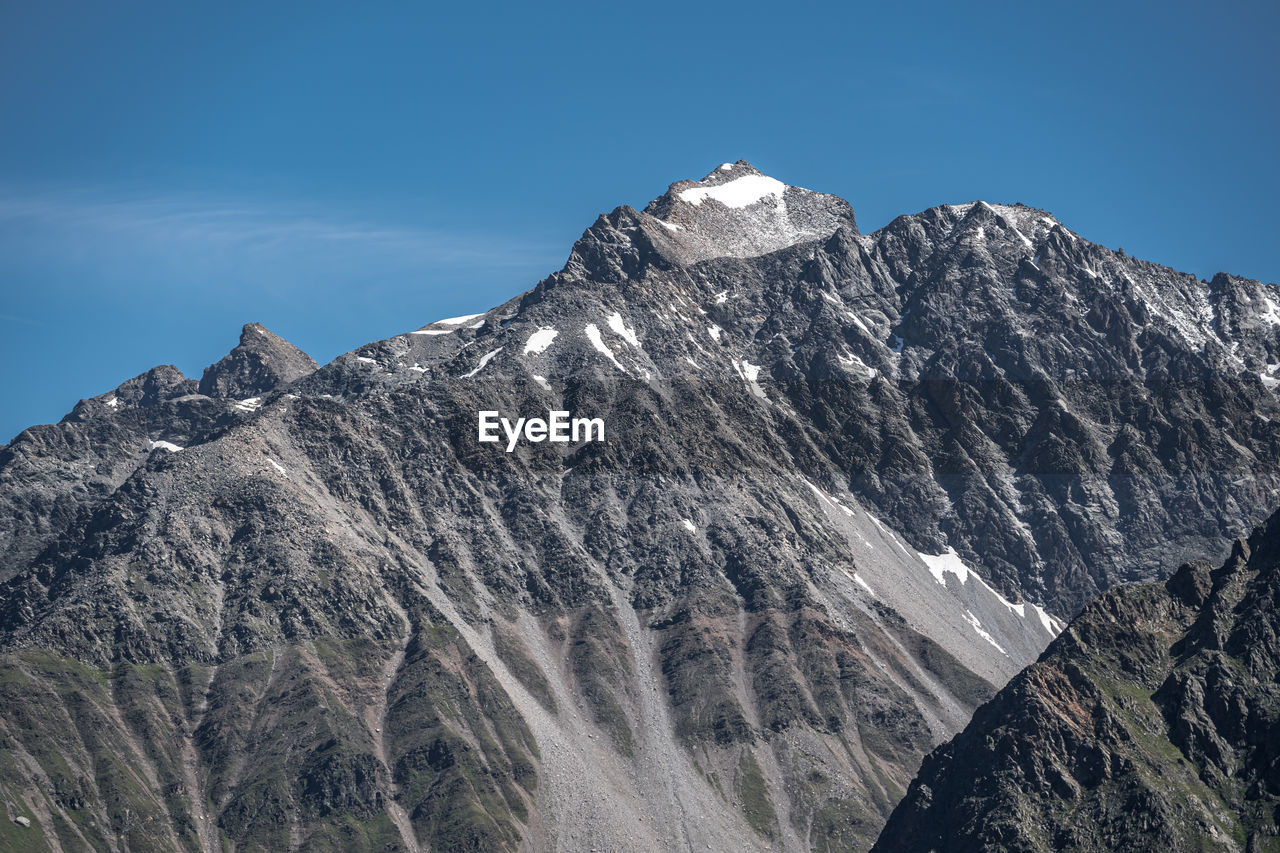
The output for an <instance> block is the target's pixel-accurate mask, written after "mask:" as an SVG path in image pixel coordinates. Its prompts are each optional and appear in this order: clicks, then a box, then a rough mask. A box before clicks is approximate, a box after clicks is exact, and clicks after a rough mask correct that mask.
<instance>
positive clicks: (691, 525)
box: [680, 518, 698, 533]
mask: <svg viewBox="0 0 1280 853" xmlns="http://www.w3.org/2000/svg"><path fill="white" fill-rule="evenodd" d="M680 522H681V523H682V524H683V525H684V526H685V529H686V530H688V531H689V532H690V533H696V532H697V531H698V527H697V525H695V524H694V523H693V522H692V521H690V520H689V519H687V518H682V519H680Z"/></svg>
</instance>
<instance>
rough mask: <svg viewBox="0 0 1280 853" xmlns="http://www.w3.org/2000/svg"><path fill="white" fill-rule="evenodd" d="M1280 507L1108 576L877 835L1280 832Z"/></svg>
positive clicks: (1255, 836) (1133, 842)
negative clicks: (1224, 556) (1228, 547)
mask: <svg viewBox="0 0 1280 853" xmlns="http://www.w3.org/2000/svg"><path fill="white" fill-rule="evenodd" d="M1278 595H1280V515H1277V516H1273V517H1272V518H1271V519H1270V520H1269V521H1268V522H1267V523H1266V524H1265V525H1264V526H1263V527H1260V528H1259V529H1258V530H1257V531H1256V532H1255V533H1254V534H1253V536H1252V537H1250V538H1249V540H1248V541H1247V542H1246V541H1243V540H1240V541H1237V542H1236V545H1235V548H1234V550H1233V552H1232V555H1231V557H1230V558H1229V559H1228V561H1227V562H1226V564H1225V565H1223V566H1222V568H1220V569H1217V570H1213V571H1211V570H1210V569H1209V567H1208V566H1207V565H1206V564H1203V563H1195V564H1186V565H1184V566H1183V567H1182V568H1181V569H1180V570H1179V571H1178V572H1177V573H1176V574H1175V575H1174V576H1173V577H1171V578H1170V579H1169V580H1168V581H1166V582H1165V583H1164V584H1144V585H1137V586H1129V587H1120V588H1117V589H1115V590H1112V591H1110V592H1108V593H1105V594H1104V595H1103V596H1102V597H1101V598H1100V599H1099V600H1098V601H1097V602H1096V603H1094V604H1092V605H1090V606H1089V607H1088V608H1086V609H1085V611H1084V612H1083V613H1082V614H1081V615H1080V616H1079V617H1078V618H1077V619H1076V620H1075V621H1074V622H1072V623H1071V624H1070V626H1069V627H1068V628H1067V630H1066V631H1065V632H1064V633H1063V634H1062V635H1061V636H1060V637H1059V638H1058V639H1057V640H1056V641H1055V642H1054V643H1053V644H1052V645H1051V646H1050V647H1049V649H1048V650H1047V651H1046V652H1045V654H1044V656H1043V657H1042V658H1041V659H1040V660H1039V661H1038V662H1037V663H1035V664H1033V665H1032V666H1031V667H1029V668H1028V669H1027V670H1026V671H1025V672H1023V673H1022V674H1020V675H1018V676H1017V677H1016V678H1014V680H1013V681H1012V682H1011V683H1010V684H1009V685H1008V686H1007V687H1005V688H1004V689H1003V690H1002V691H1001V692H1000V694H999V695H998V696H997V697H996V698H995V699H994V700H992V701H991V702H990V703H989V704H987V705H985V706H983V707H982V708H981V709H979V710H978V712H977V714H976V715H975V716H974V719H973V722H972V723H970V724H969V726H968V727H967V728H966V729H965V731H964V732H963V733H962V734H960V735H959V736H957V737H956V739H955V740H953V741H952V742H951V743H949V744H947V745H946V746H944V747H942V748H940V749H939V750H938V751H937V752H935V753H934V754H933V755H931V756H930V757H929V758H927V759H926V760H925V763H924V766H923V768H922V769H921V771H920V775H919V777H918V778H917V779H916V781H915V782H913V783H912V785H911V790H910V792H909V793H908V794H907V798H906V799H905V800H904V801H903V803H902V804H901V805H900V806H899V807H898V808H897V810H896V811H895V812H894V814H893V817H892V818H891V819H890V821H889V824H888V826H887V827H886V828H885V830H884V833H883V834H882V835H881V837H880V840H879V842H878V843H877V846H876V848H875V849H876V850H884V851H894V853H899V851H901V853H911V851H917V850H918V851H939V853H942V852H943V851H968V850H974V851H977V850H1010V851H1022V850H1025V851H1036V850H1042V851H1050V850H1054V851H1056V850H1079V851H1086V850H1098V851H1102V850H1150V851H1157V850H1241V851H1243V850H1249V851H1262V850H1280V688H1278V687H1277V683H1278V681H1280V609H1277V606H1276V605H1277V603H1278V602H1277V596H1278Z"/></svg>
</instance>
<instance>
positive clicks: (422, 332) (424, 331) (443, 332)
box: [409, 329, 458, 335]
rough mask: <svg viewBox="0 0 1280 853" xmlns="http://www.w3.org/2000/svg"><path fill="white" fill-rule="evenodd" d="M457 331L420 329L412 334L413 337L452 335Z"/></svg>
mask: <svg viewBox="0 0 1280 853" xmlns="http://www.w3.org/2000/svg"><path fill="white" fill-rule="evenodd" d="M456 331H458V330H457V329H419V330H418V331H416V332H410V333H409V334H411V335H452V334H453V333H454V332H456Z"/></svg>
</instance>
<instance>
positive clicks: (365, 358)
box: [356, 355, 378, 364]
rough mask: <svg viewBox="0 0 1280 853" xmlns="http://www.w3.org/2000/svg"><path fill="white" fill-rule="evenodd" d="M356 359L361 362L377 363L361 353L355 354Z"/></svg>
mask: <svg viewBox="0 0 1280 853" xmlns="http://www.w3.org/2000/svg"><path fill="white" fill-rule="evenodd" d="M356 361H358V362H360V363H361V364H377V363H378V362H377V360H376V359H372V358H368V357H367V356H363V355H358V356H356Z"/></svg>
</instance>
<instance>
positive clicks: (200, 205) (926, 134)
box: [0, 0, 1280, 441]
mask: <svg viewBox="0 0 1280 853" xmlns="http://www.w3.org/2000/svg"><path fill="white" fill-rule="evenodd" d="M443 5H444V4H425V3H404V4H385V3H369V4H349V3H326V2H322V1H321V2H308V3H297V4H291V3H239V2H234V0H222V1H221V2H218V3H201V2H192V3H172V2H164V3H159V2H157V3H135V2H128V0H121V2H118V3H110V4H107V3H82V2H76V3H69V2H59V0H46V2H40V3H6V4H3V5H0V330H2V331H3V336H2V340H3V344H2V345H0V347H2V349H0V365H2V367H0V399H2V400H3V401H4V405H3V406H2V407H0V441H4V440H7V439H8V438H9V437H11V436H12V435H14V434H16V433H17V432H18V431H19V430H21V429H22V428H24V427H25V426H28V425H30V424H33V423H40V422H52V421H56V420H58V419H59V418H60V417H61V416H62V415H63V414H64V413H65V412H66V411H68V410H69V409H70V408H71V406H72V405H74V403H75V401H76V400H77V399H79V398H81V397H87V396H92V395H94V394H98V393H101V392H103V391H106V390H108V389H110V388H113V387H115V386H116V385H117V384H119V383H120V382H122V381H123V380H125V379H127V378H129V377H131V376H133V375H135V374H137V373H139V372H141V371H143V370H145V369H147V368H148V367H150V366H152V365H155V364H162V363H173V364H176V365H177V366H178V367H180V368H181V369H182V370H183V371H184V372H186V373H187V374H188V375H190V376H193V377H195V378H198V377H199V374H200V370H201V369H202V368H203V367H204V366H205V365H206V364H209V363H211V362H213V361H215V360H217V359H218V358H220V357H221V356H222V355H223V354H224V353H225V352H226V351H227V350H228V349H230V348H231V347H232V346H233V345H234V344H235V341H236V337H237V334H238V332H239V328H240V326H241V324H243V323H245V322H249V321H259V322H262V323H264V324H266V325H267V326H268V327H269V328H271V329H273V330H274V331H276V332H278V333H280V334H282V335H284V336H285V337H287V338H288V339H290V340H291V341H293V342H294V343H296V344H298V345H299V346H301V347H303V348H304V349H306V350H307V351H308V352H309V353H311V354H312V355H313V356H314V357H315V358H316V359H317V360H319V361H322V362H323V361H327V360H329V359H331V358H332V357H334V356H335V355H337V354H339V353H341V352H345V351H347V350H349V349H352V348H354V347H356V346H358V345H360V344H362V343H365V342H367V341H370V340H374V339H377V338H382V337H387V336H390V335H393V334H396V333H398V332H402V331H406V330H409V329H412V328H416V327H418V326H420V325H422V324H424V323H427V322H429V321H431V320H433V319H436V318H438V317H441V316H449V315H454V314H461V313H471V312H474V311H480V310H484V309H486V308H488V307H490V306H491V305H494V304H496V303H498V302H501V301H503V300H505V299H507V298H509V297H510V296H512V295H515V294H516V293H518V292H520V291H522V290H525V289H527V288H528V287H531V286H532V285H533V284H535V283H536V282H537V281H538V279H539V278H541V277H543V276H545V275H546V274H547V273H549V272H551V271H552V270H554V269H556V268H557V267H558V266H559V265H560V264H561V263H562V262H563V260H564V258H565V257H566V255H567V254H568V251H569V248H570V246H571V244H572V242H573V240H574V239H576V238H577V236H578V235H579V234H580V233H581V232H582V230H583V229H585V228H586V227H587V226H588V225H590V224H591V222H592V221H593V220H594V218H595V216H596V215H597V214H598V213H600V212H603V211H607V210H610V209H612V208H613V207H615V206H617V205H619V204H624V203H628V204H632V205H635V206H642V205H643V204H644V203H646V202H647V201H648V200H649V199H650V198H652V197H654V196H656V195H658V194H660V193H661V192H662V191H663V190H664V189H665V188H666V185H667V184H668V183H670V182H673V181H676V180H679V179H683V178H698V177H701V176H702V175H703V174H705V173H706V172H708V171H710V170H711V169H712V168H713V167H714V166H715V165H717V164H718V163H720V162H722V161H725V160H736V159H738V158H740V157H741V158H746V159H748V160H750V161H751V162H753V163H754V164H755V165H756V166H757V167H759V168H761V169H762V170H763V171H765V172H767V173H769V174H772V175H774V176H775V177H778V178H780V179H782V180H784V181H786V182H788V183H792V184H798V185H801V186H807V187H811V188H813V189H818V190H822V191H824V192H834V193H837V194H839V195H842V196H844V197H845V198H847V199H848V200H849V201H850V202H851V203H852V204H853V206H854V209H855V210H856V211H857V214H858V220H859V223H860V225H861V226H862V227H863V229H864V230H867V231H869V230H873V229H875V228H878V227H880V226H881V225H884V224H885V223H886V222H888V221H889V220H890V219H891V218H892V217H893V216H895V215H896V214H898V213H907V212H914V211H917V210H921V209H923V208H926V207H929V206H932V205H935V204H940V203H946V202H961V201H970V200H973V199H975V198H984V199H987V200H990V201H1005V202H1012V201H1022V202H1024V203H1027V204H1032V205H1035V206H1037V207H1043V208H1047V209H1049V210H1051V211H1052V212H1053V213H1054V214H1055V215H1057V216H1058V218H1059V219H1061V220H1062V221H1063V222H1064V223H1065V224H1067V225H1068V227H1071V228H1072V229H1074V230H1076V231H1078V232H1080V233H1081V234H1083V235H1084V236H1086V237H1088V238H1090V239H1093V240H1096V241H1098V242H1101V243H1104V244H1106V245H1110V246H1123V247H1124V248H1125V249H1126V251H1128V252H1130V253H1131V254H1134V255H1138V256H1140V257H1145V258H1149V259H1151V260H1156V261H1159V262H1162V263H1167V264H1170V265H1172V266H1175V267H1178V268H1180V269H1185V270H1188V271H1190V272H1194V273H1197V274H1199V275H1201V276H1202V277H1208V276H1210V275H1212V273H1214V272H1215V271H1217V270H1220V269H1225V270H1229V271H1232V272H1235V273H1238V274H1242V275H1248V276H1251V277H1255V278H1260V279H1262V280H1264V281H1271V282H1275V281H1277V280H1280V240H1277V239H1276V238H1275V236H1274V229H1275V226H1274V222H1273V216H1272V211H1273V209H1274V206H1275V202H1276V200H1277V199H1280V174H1278V171H1277V166H1276V155H1277V143H1276V140H1277V138H1278V137H1277V130H1278V129H1280V128H1278V127H1277V125H1278V124H1280V110H1278V109H1277V106H1280V105H1278V104H1277V95H1276V93H1277V92H1280V85H1278V84H1280V66H1278V64H1277V61H1276V58H1275V57H1276V52H1275V45H1274V43H1275V38H1276V35H1277V33H1280V26H1278V25H1280V7H1278V6H1277V4H1275V3H1256V2H1248V3H1245V2H1230V0H1228V2H1224V3H1220V4H1217V5H1216V6H1212V7H1211V6H1210V4H1204V3H1182V2H1168V3H1160V4H1156V3H1141V4H1135V3H1126V2H1108V3H1090V2H1083V3H1072V4H1028V3H970V4H960V3H917V4H912V5H909V6H908V5H903V4H887V3H875V4H856V3H841V4H837V3H812V2H805V0H795V2H789V3H786V4H775V3H768V4H765V3H760V4H754V3H749V2H739V3H716V2H710V3H690V2H688V0H685V2H679V3H666V2H647V3H643V4H635V3H625V4H608V3H598V2H596V3H578V4H536V3H520V4H516V3H505V2H498V3H488V4H472V6H473V8H467V9H464V8H460V7H457V6H455V7H453V8H443Z"/></svg>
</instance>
